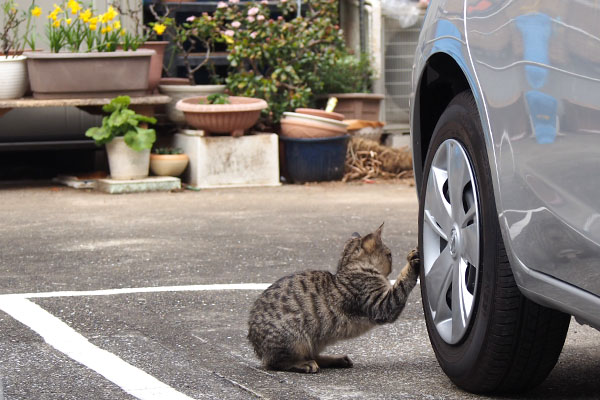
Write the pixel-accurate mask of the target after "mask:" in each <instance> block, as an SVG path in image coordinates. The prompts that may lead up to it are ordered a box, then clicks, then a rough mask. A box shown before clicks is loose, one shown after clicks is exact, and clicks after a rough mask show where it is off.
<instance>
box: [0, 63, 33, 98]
mask: <svg viewBox="0 0 600 400" xmlns="http://www.w3.org/2000/svg"><path fill="white" fill-rule="evenodd" d="M26 91H27V64H26V59H25V57H24V56H8V57H4V56H0V99H18V98H21V97H23V95H24V94H25V92H26Z"/></svg>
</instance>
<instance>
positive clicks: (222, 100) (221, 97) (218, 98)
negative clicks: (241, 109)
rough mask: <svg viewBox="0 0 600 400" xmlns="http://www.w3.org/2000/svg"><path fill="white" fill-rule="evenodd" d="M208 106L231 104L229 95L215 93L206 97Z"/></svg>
mask: <svg viewBox="0 0 600 400" xmlns="http://www.w3.org/2000/svg"><path fill="white" fill-rule="evenodd" d="M206 101H207V102H208V104H230V103H231V102H230V101H229V95H228V94H225V93H213V94H209V95H208V96H207V97H206Z"/></svg>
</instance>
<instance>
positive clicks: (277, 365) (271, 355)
mask: <svg viewBox="0 0 600 400" xmlns="http://www.w3.org/2000/svg"><path fill="white" fill-rule="evenodd" d="M313 358H314V357H313V356H312V355H311V351H310V347H309V346H307V345H303V344H300V343H296V344H295V345H292V346H289V347H288V346H285V345H284V346H277V347H270V348H269V349H268V350H267V351H265V352H263V363H264V365H265V366H266V367H267V368H269V369H274V370H279V371H292V372H303V373H307V374H315V373H317V372H319V364H317V362H316V361H315V360H314V359H313Z"/></svg>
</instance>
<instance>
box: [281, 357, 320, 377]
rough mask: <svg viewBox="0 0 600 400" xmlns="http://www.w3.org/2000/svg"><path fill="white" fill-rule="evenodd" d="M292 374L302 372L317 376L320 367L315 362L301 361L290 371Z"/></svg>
mask: <svg viewBox="0 0 600 400" xmlns="http://www.w3.org/2000/svg"><path fill="white" fill-rule="evenodd" d="M288 370H289V371H292V372H302V373H305V374H316V373H317V372H319V365H318V364H317V362H316V361H315V360H308V361H299V362H297V363H296V364H294V365H292V366H291V367H290V368H289V369H288Z"/></svg>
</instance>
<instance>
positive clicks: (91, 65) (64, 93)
mask: <svg viewBox="0 0 600 400" xmlns="http://www.w3.org/2000/svg"><path fill="white" fill-rule="evenodd" d="M24 54H25V55H26V56H27V70H28V73H29V82H30V85H31V90H32V92H33V97H36V98H41V99H56V98H82V97H83V98H86V97H104V98H111V97H115V96H120V95H129V96H143V95H145V94H146V93H147V91H148V72H149V68H150V59H151V57H152V55H153V54H155V51H154V50H148V49H138V50H136V51H121V50H117V51H113V52H91V53H50V52H45V51H44V52H42V51H40V52H26V53H24Z"/></svg>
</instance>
